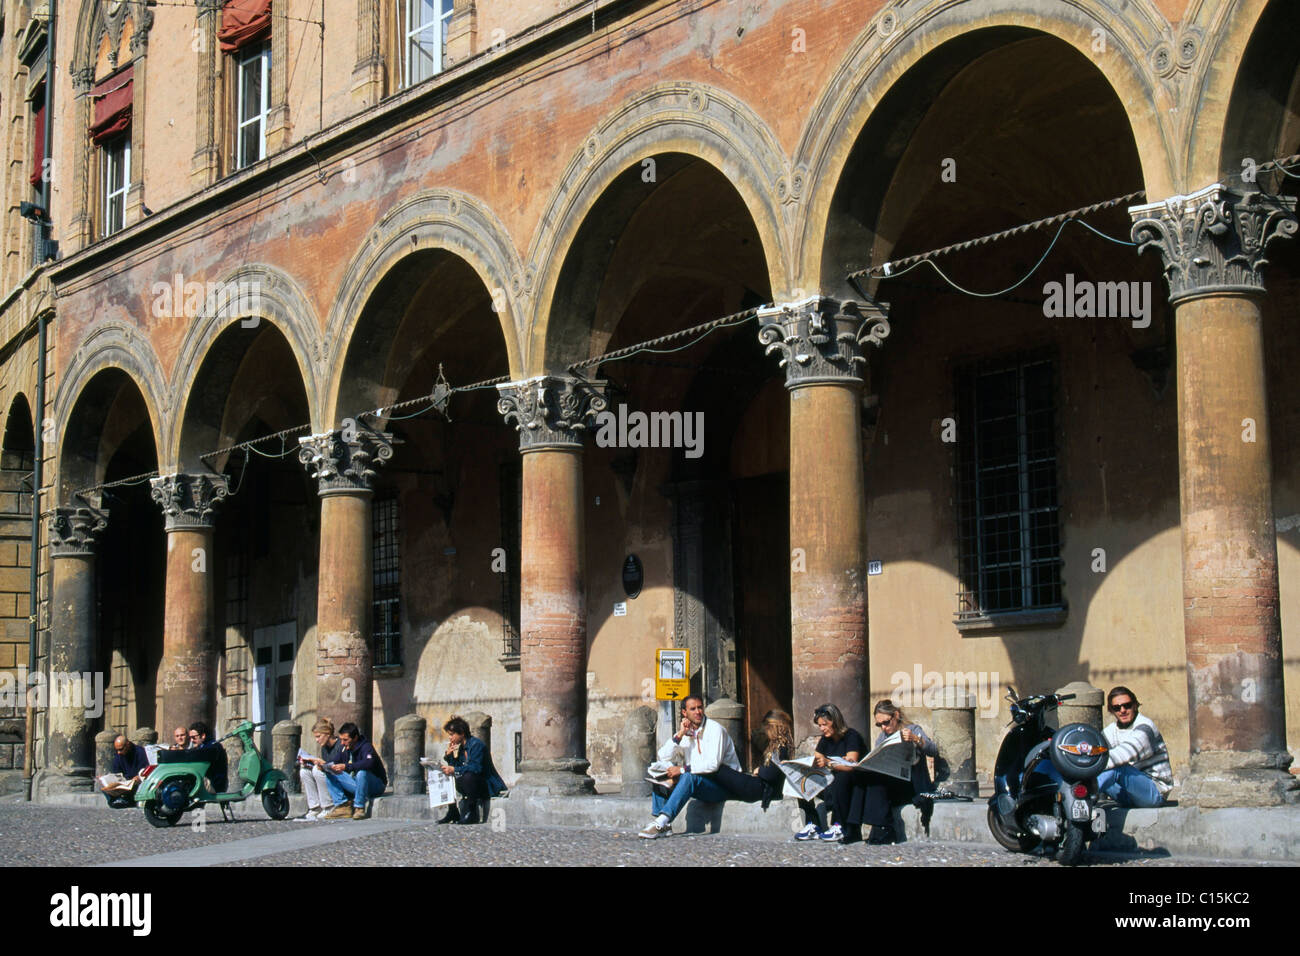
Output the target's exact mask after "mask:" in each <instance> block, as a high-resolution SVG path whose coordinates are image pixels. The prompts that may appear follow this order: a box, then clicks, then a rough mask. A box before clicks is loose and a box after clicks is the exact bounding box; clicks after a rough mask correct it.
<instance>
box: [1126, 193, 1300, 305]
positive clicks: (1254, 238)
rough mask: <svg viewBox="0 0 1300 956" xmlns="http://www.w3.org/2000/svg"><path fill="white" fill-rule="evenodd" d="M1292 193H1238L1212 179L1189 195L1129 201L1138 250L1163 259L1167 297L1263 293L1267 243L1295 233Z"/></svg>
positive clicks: (1175, 299)
mask: <svg viewBox="0 0 1300 956" xmlns="http://www.w3.org/2000/svg"><path fill="white" fill-rule="evenodd" d="M1295 208H1296V200H1295V197H1294V196H1269V195H1266V194H1264V193H1259V192H1248V193H1238V192H1234V191H1233V190H1231V189H1228V188H1227V187H1226V186H1224V185H1222V184H1221V183H1215V184H1214V185H1212V186H1207V187H1205V188H1204V189H1201V190H1198V191H1196V192H1194V193H1191V194H1190V195H1187V196H1170V197H1169V198H1168V199H1164V200H1161V201H1160V202H1153V203H1146V204H1145V205H1142V206H1130V207H1129V215H1130V216H1131V217H1132V219H1133V241H1134V242H1135V243H1137V247H1138V252H1139V253H1142V252H1145V251H1146V250H1147V249H1148V248H1150V247H1152V246H1154V247H1155V248H1157V249H1158V250H1159V251H1160V254H1161V256H1162V257H1163V258H1164V263H1165V276H1166V278H1167V279H1168V280H1169V301H1170V302H1178V301H1179V300H1181V299H1186V298H1190V297H1192V296H1197V295H1206V294H1212V293H1225V292H1227V293H1234V292H1235V293H1256V294H1258V293H1262V292H1263V291H1264V277H1263V275H1262V272H1261V270H1262V269H1263V267H1264V266H1266V265H1267V264H1268V259H1267V258H1266V257H1265V252H1266V251H1267V247H1268V244H1269V243H1270V242H1271V241H1272V240H1274V239H1276V238H1278V237H1279V236H1280V237H1284V238H1288V237H1291V236H1294V235H1295V234H1296V231H1297V228H1298V224H1297V222H1296V215H1295Z"/></svg>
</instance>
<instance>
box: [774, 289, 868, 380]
mask: <svg viewBox="0 0 1300 956" xmlns="http://www.w3.org/2000/svg"><path fill="white" fill-rule="evenodd" d="M758 322H759V330H758V340H759V341H760V342H761V343H763V344H764V345H766V346H767V354H768V355H771V354H772V353H773V352H776V353H777V354H778V355H780V356H781V361H780V365H781V368H783V369H785V387H786V388H798V387H799V386H801V385H816V384H818V383H822V382H842V381H844V380H846V379H848V380H852V381H858V382H860V381H862V377H861V376H860V375H859V374H858V366H860V365H863V364H865V363H866V361H867V357H866V355H864V354H863V349H864V347H865V346H866V345H867V344H868V343H870V344H871V345H875V346H877V347H879V346H880V345H882V344H884V341H885V339H886V338H887V337H888V335H889V320H888V318H887V317H886V314H885V311H884V309H882V308H881V307H880V306H879V305H877V304H876V303H874V302H868V303H865V304H863V303H858V302H851V301H850V302H837V301H836V300H834V299H828V298H826V297H825V296H819V295H818V296H813V297H812V298H810V299H805V300H803V301H802V302H793V303H789V304H786V305H774V306H772V307H771V308H767V309H760V310H759V312H758Z"/></svg>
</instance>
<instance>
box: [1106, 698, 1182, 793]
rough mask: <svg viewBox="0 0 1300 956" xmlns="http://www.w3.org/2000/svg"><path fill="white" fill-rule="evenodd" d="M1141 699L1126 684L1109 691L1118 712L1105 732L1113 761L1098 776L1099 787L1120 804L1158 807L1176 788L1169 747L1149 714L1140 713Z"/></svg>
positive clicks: (1111, 705)
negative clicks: (1147, 715) (1139, 702)
mask: <svg viewBox="0 0 1300 956" xmlns="http://www.w3.org/2000/svg"><path fill="white" fill-rule="evenodd" d="M1138 706H1139V704H1138V699H1137V695H1136V694H1134V693H1133V692H1132V691H1131V690H1129V689H1128V688H1127V687H1116V688H1115V689H1114V690H1112V691H1111V692H1110V693H1109V694H1107V695H1106V707H1107V709H1108V710H1109V711H1110V712H1111V713H1112V714H1114V715H1115V722H1114V723H1111V724H1107V725H1106V728H1105V729H1104V730H1103V731H1102V734H1103V735H1104V736H1105V738H1106V744H1107V746H1109V747H1110V761H1109V763H1108V765H1107V768H1106V769H1105V770H1103V771H1102V772H1101V775H1100V776H1099V777H1098V778H1097V789H1098V790H1100V791H1101V792H1102V793H1104V794H1107V795H1108V796H1110V797H1112V798H1113V799H1114V800H1115V802H1116V803H1118V804H1119V805H1120V806H1121V807H1158V806H1160V805H1161V804H1162V803H1164V801H1165V795H1166V794H1167V793H1169V791H1170V790H1172V789H1173V784H1174V774H1173V770H1172V769H1171V768H1170V766H1169V748H1168V747H1166V746H1165V739H1164V737H1162V736H1161V735H1160V731H1159V730H1158V729H1157V728H1156V725H1155V722H1154V721H1152V719H1151V718H1150V717H1143V716H1141V715H1139V714H1138Z"/></svg>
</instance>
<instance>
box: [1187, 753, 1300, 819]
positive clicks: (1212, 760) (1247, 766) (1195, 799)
mask: <svg viewBox="0 0 1300 956" xmlns="http://www.w3.org/2000/svg"><path fill="white" fill-rule="evenodd" d="M1290 765H1291V755H1290V754H1289V753H1287V752H1286V751H1280V752H1271V751H1263V750H1245V751H1238V750H1207V751H1202V752H1201V753H1198V754H1193V755H1192V769H1191V773H1189V774H1188V775H1187V779H1186V780H1184V781H1183V785H1182V786H1181V787H1179V788H1178V790H1177V791H1176V792H1175V796H1176V797H1177V798H1178V801H1179V803H1187V804H1191V805H1194V806H1197V807H1202V808H1205V809H1212V808H1217V807H1279V806H1285V805H1287V804H1294V803H1300V779H1297V778H1296V777H1295V776H1293V775H1292V774H1290V773H1288V772H1287V768H1288V767H1289V766H1290Z"/></svg>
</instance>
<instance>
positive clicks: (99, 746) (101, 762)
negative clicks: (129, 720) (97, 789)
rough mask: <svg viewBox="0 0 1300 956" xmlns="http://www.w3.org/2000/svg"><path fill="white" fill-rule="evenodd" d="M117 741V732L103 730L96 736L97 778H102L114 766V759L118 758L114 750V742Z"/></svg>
mask: <svg viewBox="0 0 1300 956" xmlns="http://www.w3.org/2000/svg"><path fill="white" fill-rule="evenodd" d="M116 739H117V731H116V730H101V731H100V732H99V733H97V734H95V776H96V777H102V776H103V775H104V774H106V773H108V769H109V767H111V766H113V758H114V757H115V756H117V751H116V750H114V749H113V741H114V740H116ZM92 786H93V785H92Z"/></svg>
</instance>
